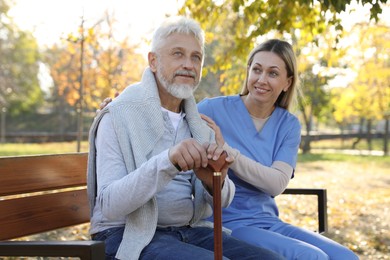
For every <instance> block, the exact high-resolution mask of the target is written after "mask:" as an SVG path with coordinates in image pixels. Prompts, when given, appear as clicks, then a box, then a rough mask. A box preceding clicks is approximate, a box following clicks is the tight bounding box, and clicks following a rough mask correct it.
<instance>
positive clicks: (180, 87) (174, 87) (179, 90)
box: [156, 65, 199, 99]
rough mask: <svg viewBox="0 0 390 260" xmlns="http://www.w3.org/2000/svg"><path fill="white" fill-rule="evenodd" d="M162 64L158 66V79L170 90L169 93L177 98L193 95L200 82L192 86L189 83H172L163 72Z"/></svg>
mask: <svg viewBox="0 0 390 260" xmlns="http://www.w3.org/2000/svg"><path fill="white" fill-rule="evenodd" d="M161 71H162V69H161V66H160V65H158V67H157V73H156V76H157V79H158V80H159V81H160V83H161V85H162V86H163V87H164V88H165V89H166V90H167V91H168V93H169V94H171V95H172V96H174V97H176V98H180V99H186V98H189V97H191V96H192V95H193V94H194V91H195V90H196V89H197V88H198V86H199V83H198V84H197V85H196V86H191V85H188V84H175V83H173V84H170V83H169V82H168V80H167V79H166V78H165V77H164V75H163V74H162V73H161Z"/></svg>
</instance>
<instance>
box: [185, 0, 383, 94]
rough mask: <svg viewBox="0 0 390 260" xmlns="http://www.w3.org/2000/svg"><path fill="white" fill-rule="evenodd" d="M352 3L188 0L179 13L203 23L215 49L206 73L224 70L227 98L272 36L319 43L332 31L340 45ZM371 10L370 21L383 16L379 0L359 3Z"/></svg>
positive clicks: (221, 76) (222, 84)
mask: <svg viewBox="0 0 390 260" xmlns="http://www.w3.org/2000/svg"><path fill="white" fill-rule="evenodd" d="M351 2H352V1H351V0H337V1H327V0H324V1H313V0H296V1H279V0H220V1H216V0H186V1H185V3H184V5H183V7H182V8H181V10H180V11H179V13H180V14H186V15H190V16H192V17H194V18H195V19H196V20H198V21H199V22H200V23H201V24H202V26H203V28H204V29H205V31H206V40H207V42H208V43H209V45H217V46H218V48H214V49H213V53H212V55H213V58H214V63H213V64H208V67H206V69H207V71H206V72H213V73H216V72H217V71H219V72H220V73H219V76H220V83H221V84H220V87H222V88H221V90H222V92H223V93H225V94H231V93H237V92H238V89H239V88H240V85H241V82H242V79H243V75H242V74H243V73H244V71H245V66H243V65H244V63H243V62H244V61H245V58H246V56H247V55H248V54H249V52H250V50H251V49H252V48H253V46H254V45H255V44H256V42H258V41H259V40H261V38H262V37H263V36H264V35H267V34H269V33H270V32H277V33H278V35H279V36H280V35H282V36H283V37H290V38H291V36H286V34H289V35H294V34H295V35H296V34H301V35H303V38H304V39H305V41H306V42H314V43H317V42H318V39H319V36H320V35H322V34H323V33H325V32H326V30H327V28H329V27H332V28H333V29H334V30H335V31H336V33H337V34H336V36H335V39H334V43H333V44H336V43H337V41H338V40H339V37H340V36H341V34H342V29H343V26H342V24H341V20H340V18H339V14H340V12H342V11H345V10H346V6H347V5H348V4H350V3H351ZM358 2H359V3H361V4H364V5H367V6H370V13H371V17H370V18H371V19H374V20H377V19H378V15H379V14H380V13H381V11H382V9H381V3H385V2H386V0H379V1H376V2H375V3H371V2H372V1H369V0H361V1H358Z"/></svg>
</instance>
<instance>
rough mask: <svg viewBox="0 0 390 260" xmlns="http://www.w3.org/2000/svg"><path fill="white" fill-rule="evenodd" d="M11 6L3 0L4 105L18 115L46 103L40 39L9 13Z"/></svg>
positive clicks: (0, 68)
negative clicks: (40, 77) (41, 86)
mask: <svg viewBox="0 0 390 260" xmlns="http://www.w3.org/2000/svg"><path fill="white" fill-rule="evenodd" d="M9 7H10V5H9V4H8V2H7V1H6V0H0V108H5V109H7V110H8V111H9V112H10V113H11V114H18V113H21V112H26V111H29V110H30V109H32V108H34V107H38V106H39V105H40V104H42V101H43V93H42V91H41V89H40V86H39V80H38V71H39V63H38V62H39V51H38V45H37V42H36V40H35V39H34V37H33V36H32V34H31V33H29V32H26V31H22V30H20V29H19V28H18V27H17V25H16V24H15V23H14V22H13V20H12V18H11V17H9V16H8V15H7V13H8V11H9Z"/></svg>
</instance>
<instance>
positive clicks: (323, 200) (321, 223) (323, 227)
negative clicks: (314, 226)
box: [283, 188, 328, 233]
mask: <svg viewBox="0 0 390 260" xmlns="http://www.w3.org/2000/svg"><path fill="white" fill-rule="evenodd" d="M283 194H299V195H316V196H317V205H318V232H319V233H326V232H327V231H328V212H327V209H328V205H327V197H326V189H306V188H288V189H286V190H285V191H284V192H283Z"/></svg>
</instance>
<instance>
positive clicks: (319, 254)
mask: <svg viewBox="0 0 390 260" xmlns="http://www.w3.org/2000/svg"><path fill="white" fill-rule="evenodd" d="M232 236H234V237H236V238H238V239H241V240H243V241H246V242H248V243H250V244H252V245H261V246H262V247H264V248H267V249H269V250H272V251H274V252H277V253H278V254H281V255H283V256H284V257H286V259H288V260H297V259H310V260H329V259H330V260H338V259H343V260H358V259H359V258H358V256H357V255H356V254H355V253H353V252H352V251H351V250H349V249H348V248H346V247H344V246H342V245H340V244H338V243H336V242H335V241H333V240H331V239H329V238H327V237H325V236H323V235H321V234H318V233H315V232H312V231H309V230H305V229H303V228H300V227H295V226H293V225H290V224H287V223H284V222H280V223H277V224H275V225H273V226H272V227H271V228H270V229H263V228H258V227H241V228H237V229H234V230H233V232H232Z"/></svg>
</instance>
